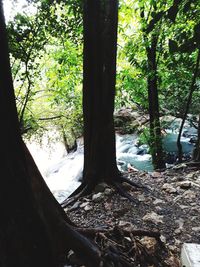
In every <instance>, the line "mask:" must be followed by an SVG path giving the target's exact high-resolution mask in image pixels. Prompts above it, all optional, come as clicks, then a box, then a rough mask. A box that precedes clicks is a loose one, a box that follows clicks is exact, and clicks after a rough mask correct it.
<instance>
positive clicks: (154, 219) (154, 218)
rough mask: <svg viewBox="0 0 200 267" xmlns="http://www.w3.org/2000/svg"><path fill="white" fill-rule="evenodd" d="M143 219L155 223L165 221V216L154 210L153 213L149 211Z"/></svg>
mask: <svg viewBox="0 0 200 267" xmlns="http://www.w3.org/2000/svg"><path fill="white" fill-rule="evenodd" d="M142 219H143V220H144V221H147V222H153V223H155V224H158V223H163V220H162V219H163V216H162V215H158V214H157V213H155V212H154V211H152V212H151V213H147V214H146V215H145V216H144V217H143V218H142Z"/></svg>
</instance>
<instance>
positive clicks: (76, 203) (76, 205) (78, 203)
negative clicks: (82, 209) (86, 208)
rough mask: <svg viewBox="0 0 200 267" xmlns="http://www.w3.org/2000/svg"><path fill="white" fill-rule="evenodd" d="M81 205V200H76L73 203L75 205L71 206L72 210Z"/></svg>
mask: <svg viewBox="0 0 200 267" xmlns="http://www.w3.org/2000/svg"><path fill="white" fill-rule="evenodd" d="M79 205H80V202H79V201H78V202H75V203H74V204H73V206H72V207H71V208H70V211H72V210H76V209H78V208H79Z"/></svg>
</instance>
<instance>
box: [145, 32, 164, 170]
mask: <svg viewBox="0 0 200 267" xmlns="http://www.w3.org/2000/svg"><path fill="white" fill-rule="evenodd" d="M157 42H158V36H156V35H152V38H151V46H149V47H147V48H146V50H147V58H148V70H149V74H148V79H147V84H148V102H149V118H150V149H151V155H152V163H153V166H154V168H155V169H162V168H164V167H165V163H164V160H163V149H162V138H161V128H160V114H159V100H158V78H157V75H158V74H157V62H156V47H157Z"/></svg>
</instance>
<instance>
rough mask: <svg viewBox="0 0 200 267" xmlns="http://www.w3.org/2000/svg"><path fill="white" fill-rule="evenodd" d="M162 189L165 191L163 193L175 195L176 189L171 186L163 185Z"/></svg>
mask: <svg viewBox="0 0 200 267" xmlns="http://www.w3.org/2000/svg"><path fill="white" fill-rule="evenodd" d="M162 189H163V190H165V191H166V192H167V193H169V194H174V193H177V190H176V188H174V187H173V186H172V185H171V184H168V183H165V184H164V185H163V186H162Z"/></svg>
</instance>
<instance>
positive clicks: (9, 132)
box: [0, 0, 100, 267]
mask: <svg viewBox="0 0 200 267" xmlns="http://www.w3.org/2000/svg"><path fill="white" fill-rule="evenodd" d="M0 51H1V56H0V112H1V123H2V125H3V127H2V128H1V131H0V147H1V153H0V168H1V187H0V210H1V220H0V266H2V267H36V266H42V267H46V266H48V267H58V266H60V265H59V263H60V260H61V257H62V256H64V255H65V254H66V252H67V251H68V250H69V249H70V248H71V249H73V250H74V251H76V252H78V254H80V255H84V256H86V257H87V256H88V257H89V258H90V259H91V262H93V265H94V266H95V262H97V261H98V260H99V258H100V252H99V250H98V249H97V248H96V247H95V246H94V245H93V244H91V242H90V241H89V240H88V239H86V238H84V237H83V236H82V235H80V234H79V233H78V232H77V231H76V230H75V229H74V227H73V224H72V223H71V222H70V220H69V219H68V218H67V216H66V214H65V212H64V211H63V209H62V208H61V206H60V205H59V203H58V202H57V201H56V200H55V198H54V197H53V195H52V194H51V192H50V190H49V189H48V187H47V185H46V183H45V182H44V180H43V179H42V176H41V174H40V172H39V170H38V169H37V166H36V165H35V163H34V161H33V159H32V157H31V155H30V153H29V151H28V149H27V148H26V146H25V144H24V143H23V141H22V138H21V135H20V127H19V122H18V118H17V109H16V104H15V96H14V90H13V83H12V76H11V69H10V62H9V53H8V44H7V38H6V27H5V21H4V16H3V9H2V1H1V0H0ZM96 266H97V264H96Z"/></svg>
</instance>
